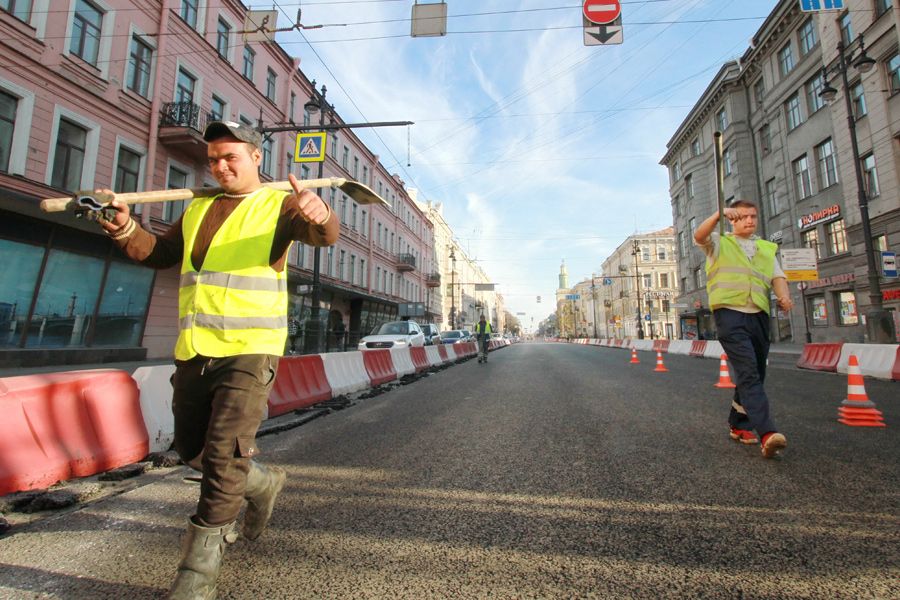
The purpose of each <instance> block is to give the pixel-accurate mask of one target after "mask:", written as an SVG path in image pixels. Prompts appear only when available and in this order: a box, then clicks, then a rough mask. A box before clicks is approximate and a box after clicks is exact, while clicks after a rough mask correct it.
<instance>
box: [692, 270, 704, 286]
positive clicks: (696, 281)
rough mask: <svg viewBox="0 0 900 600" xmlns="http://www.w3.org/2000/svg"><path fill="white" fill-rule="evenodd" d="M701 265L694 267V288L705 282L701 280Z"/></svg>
mask: <svg viewBox="0 0 900 600" xmlns="http://www.w3.org/2000/svg"><path fill="white" fill-rule="evenodd" d="M703 269H704V268H703V267H697V268H696V269H694V289H697V290H699V289H701V288H703V287H704V286H705V285H706V282H705V281H704V280H703Z"/></svg>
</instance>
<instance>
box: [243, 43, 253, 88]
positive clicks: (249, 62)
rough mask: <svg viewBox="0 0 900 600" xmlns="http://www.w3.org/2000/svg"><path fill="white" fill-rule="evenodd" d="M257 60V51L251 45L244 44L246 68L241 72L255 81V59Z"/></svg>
mask: <svg viewBox="0 0 900 600" xmlns="http://www.w3.org/2000/svg"><path fill="white" fill-rule="evenodd" d="M254 60H256V52H254V51H253V48H251V47H250V46H246V45H245V46H244V70H243V71H241V74H242V75H243V76H244V77H246V78H247V79H249V80H250V81H253V61H254Z"/></svg>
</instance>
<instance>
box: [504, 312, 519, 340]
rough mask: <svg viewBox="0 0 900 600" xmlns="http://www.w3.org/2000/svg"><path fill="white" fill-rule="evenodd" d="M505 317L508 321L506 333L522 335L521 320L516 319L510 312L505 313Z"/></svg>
mask: <svg viewBox="0 0 900 600" xmlns="http://www.w3.org/2000/svg"><path fill="white" fill-rule="evenodd" d="M503 316H504V318H505V319H506V333H511V334H513V335H519V334H520V333H522V324H521V323H519V319H517V318H516V317H514V316H513V314H512V313H511V312H509V311H508V310H507V311H504V315H503Z"/></svg>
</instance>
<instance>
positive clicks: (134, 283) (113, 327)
mask: <svg viewBox="0 0 900 600" xmlns="http://www.w3.org/2000/svg"><path fill="white" fill-rule="evenodd" d="M152 285H153V271H152V270H151V269H148V268H146V267H142V266H140V265H134V264H128V263H120V262H113V263H112V264H110V266H109V272H108V273H107V275H106V284H105V286H104V288H103V297H102V299H101V301H100V309H99V310H98V311H97V325H96V326H95V327H94V335H93V340H91V345H92V346H138V345H140V341H141V330H142V328H143V324H144V316H145V315H146V313H147V304H148V302H149V300H150V287H151V286H152Z"/></svg>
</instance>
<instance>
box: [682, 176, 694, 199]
mask: <svg viewBox="0 0 900 600" xmlns="http://www.w3.org/2000/svg"><path fill="white" fill-rule="evenodd" d="M684 188H685V191H686V192H687V197H688V200H693V199H694V176H693V175H687V176H686V177H685V178H684Z"/></svg>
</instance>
